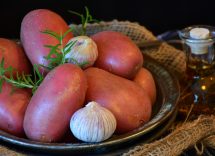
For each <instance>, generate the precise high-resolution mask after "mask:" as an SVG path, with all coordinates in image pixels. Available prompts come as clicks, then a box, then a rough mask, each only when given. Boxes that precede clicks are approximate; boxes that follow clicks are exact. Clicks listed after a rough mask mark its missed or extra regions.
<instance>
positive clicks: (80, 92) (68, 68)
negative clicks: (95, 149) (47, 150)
mask: <svg viewBox="0 0 215 156" xmlns="http://www.w3.org/2000/svg"><path fill="white" fill-rule="evenodd" d="M86 89H87V81H86V77H85V75H84V72H83V70H81V68H79V67H78V66H75V65H73V64H63V65H60V66H58V67H56V68H55V69H53V70H52V71H50V72H49V73H48V74H47V76H46V77H45V79H44V80H43V82H42V83H41V85H40V86H39V87H38V89H37V90H36V92H35V94H34V95H33V97H32V99H31V101H30V103H29V106H28V108H27V110H26V113H25V118H24V130H25V133H26V135H27V137H28V138H29V139H31V140H35V141H40V142H57V141H59V140H60V139H61V138H62V137H63V135H64V134H65V133H66V131H67V130H68V128H69V122H70V119H71V116H72V115H73V113H74V112H75V111H76V110H77V109H80V108H81V107H82V106H83V104H84V99H85V94H86Z"/></svg>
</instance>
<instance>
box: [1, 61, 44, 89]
mask: <svg viewBox="0 0 215 156" xmlns="http://www.w3.org/2000/svg"><path fill="white" fill-rule="evenodd" d="M33 67H34V76H32V75H30V74H24V73H22V74H21V75H19V74H18V72H17V74H16V78H14V77H13V73H14V71H15V69H14V68H12V67H11V66H10V67H8V68H5V67H4V58H3V59H2V60H1V63H0V91H1V90H2V85H3V82H4V81H6V82H8V83H10V84H12V85H13V86H15V87H18V88H31V89H32V93H34V92H35V91H36V89H37V88H38V86H39V85H40V83H41V82H42V81H43V79H44V78H43V76H42V75H41V74H40V72H39V70H38V65H34V66H33ZM6 72H8V73H9V74H10V78H8V77H6V76H5V73H6ZM32 77H34V78H32Z"/></svg>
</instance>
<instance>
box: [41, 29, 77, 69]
mask: <svg viewBox="0 0 215 156" xmlns="http://www.w3.org/2000/svg"><path fill="white" fill-rule="evenodd" d="M71 31H72V30H71V29H69V30H67V31H66V32H65V33H64V34H62V35H61V34H57V33H56V32H54V31H51V30H45V31H42V33H44V34H47V35H50V36H52V37H54V38H56V39H57V40H58V42H59V43H58V44H57V45H44V46H45V47H46V48H49V49H50V52H49V54H48V55H47V56H45V57H44V58H45V59H46V60H47V61H48V62H49V63H48V65H47V66H43V65H41V66H42V67H44V68H47V69H48V70H52V69H53V68H55V67H57V66H59V65H60V64H64V63H67V59H66V58H65V56H66V54H68V53H69V52H70V51H71V48H72V47H73V46H74V45H75V43H76V42H77V41H74V42H70V43H68V44H66V45H65V46H63V39H64V38H65V37H66V35H67V34H68V33H69V32H71Z"/></svg>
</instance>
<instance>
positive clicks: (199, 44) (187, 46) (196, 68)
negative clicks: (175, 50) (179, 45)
mask: <svg viewBox="0 0 215 156" xmlns="http://www.w3.org/2000/svg"><path fill="white" fill-rule="evenodd" d="M179 37H180V38H181V39H182V41H183V50H184V51H185V53H186V59H187V61H186V63H187V64H186V67H187V70H186V74H187V78H188V80H190V81H191V82H192V86H191V90H192V94H193V103H194V104H200V105H202V104H203V107H202V106H200V107H199V108H201V109H207V110H208V108H209V107H210V106H213V107H212V108H213V109H214V108H215V107H214V106H215V96H214V95H215V49H214V43H215V27H212V26H207V25H194V26H190V27H187V28H184V29H182V30H181V31H179ZM213 99H214V100H213ZM214 112H215V109H214Z"/></svg>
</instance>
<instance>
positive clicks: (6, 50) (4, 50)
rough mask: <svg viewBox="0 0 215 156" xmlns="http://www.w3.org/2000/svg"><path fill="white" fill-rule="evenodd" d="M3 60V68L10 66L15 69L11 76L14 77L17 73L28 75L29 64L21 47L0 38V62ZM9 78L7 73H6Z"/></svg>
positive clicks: (11, 41) (29, 70)
mask: <svg viewBox="0 0 215 156" xmlns="http://www.w3.org/2000/svg"><path fill="white" fill-rule="evenodd" d="M3 58H4V67H5V68H8V67H9V66H12V67H13V68H14V69H16V70H15V71H14V72H13V76H16V73H17V72H18V73H19V74H21V73H22V72H24V73H26V74H29V73H30V72H31V68H32V66H31V64H30V62H29V60H28V58H27V56H26V55H25V52H24V50H23V48H22V46H21V45H19V44H18V43H16V42H15V41H13V40H9V39H5V38H0V61H1V60H2V59H3ZM6 76H8V77H9V73H6Z"/></svg>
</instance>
